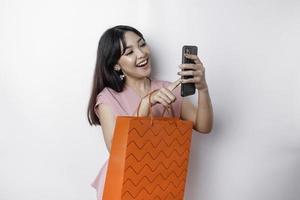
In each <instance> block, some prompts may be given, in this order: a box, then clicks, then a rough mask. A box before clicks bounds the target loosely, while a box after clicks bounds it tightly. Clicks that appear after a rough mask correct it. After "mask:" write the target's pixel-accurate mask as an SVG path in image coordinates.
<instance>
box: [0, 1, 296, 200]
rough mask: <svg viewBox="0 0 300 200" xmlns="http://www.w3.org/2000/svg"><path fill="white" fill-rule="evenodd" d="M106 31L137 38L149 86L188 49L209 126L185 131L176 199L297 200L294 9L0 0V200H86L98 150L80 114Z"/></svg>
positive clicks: (252, 4)
mask: <svg viewBox="0 0 300 200" xmlns="http://www.w3.org/2000/svg"><path fill="white" fill-rule="evenodd" d="M118 24H127V25H131V26H134V27H136V28H137V29H139V30H140V31H141V32H142V33H143V34H144V35H145V38H146V40H147V41H148V43H149V44H150V46H151V50H152V58H153V61H152V62H153V64H154V65H153V67H154V70H153V73H152V76H153V77H155V78H158V79H164V80H169V81H173V80H176V79H177V75H176V73H177V71H178V67H177V66H178V65H179V64H180V62H181V55H180V54H181V47H182V45H183V44H195V45H197V46H198V54H199V57H200V59H201V60H202V62H203V63H204V67H205V68H206V77H207V82H208V85H209V90H210V96H211V99H212V103H213V106H214V115H215V124H214V129H213V131H212V132H211V134H208V135H201V134H198V133H196V132H194V133H193V141H192V151H191V160H190V165H189V176H188V179H187V185H186V200H220V199H222V200H232V199H234V200H237V199H238V200H253V199H255V200H283V199H284V200H298V199H299V196H300V173H299V169H300V125H299V121H300V105H299V102H300V94H299V91H300V79H299V78H300V69H299V67H300V61H299V60H298V57H297V56H299V46H300V39H299V34H300V27H299V25H300V3H299V1H297V0H286V1H283V0H282V1H279V0H275V1H268V0H256V1H255V0H254V1H251V0H245V1H238V0H236V1H234V0H228V1H211V0H199V1H196V0H194V1H193V0H185V1H179V0H176V1H175V0H172V1H171V0H170V1H162V0H151V1H150V0H145V1H141V0H126V1H125V0H123V1H112V0H110V1H99V0H98V1H96V0H95V1H83V0H82V1H76V0H51V1H41V0H27V1H22V0H0V70H1V71H0V95H1V96H0V120H1V122H0V123H1V126H0V127H1V129H0V199H1V200H14V199H23V200H40V199H43V200H54V199H57V200H82V199H85V200H93V199H95V191H94V189H93V188H92V187H90V183H91V181H92V180H93V179H94V177H95V176H96V174H97V173H98V170H99V169H100V167H101V165H102V164H103V162H104V161H105V159H106V158H107V157H108V152H107V151H106V147H105V144H104V139H103V137H102V134H101V128H100V127H99V126H98V127H90V126H89V124H88V121H87V119H86V109H87V103H88V98H89V94H90V89H91V81H92V73H93V70H94V65H95V60H96V49H97V44H98V41H99V38H100V36H101V34H102V33H103V32H104V31H105V30H106V29H107V28H109V27H111V26H115V25H118ZM189 98H190V99H191V100H192V101H193V102H194V103H196V100H197V99H196V96H193V97H189Z"/></svg>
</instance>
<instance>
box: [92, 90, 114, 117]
mask: <svg viewBox="0 0 300 200" xmlns="http://www.w3.org/2000/svg"><path fill="white" fill-rule="evenodd" d="M113 102H114V101H113V99H112V97H111V96H110V93H109V92H107V91H106V89H105V88H104V89H103V90H102V91H101V92H100V93H99V94H98V95H97V99H96V104H95V106H94V111H95V113H96V115H97V116H98V118H99V113H98V112H97V107H98V106H99V105H101V104H105V105H108V106H109V107H110V109H111V111H112V113H113V114H114V115H116V112H115V109H114V104H113ZM99 119H100V118H99Z"/></svg>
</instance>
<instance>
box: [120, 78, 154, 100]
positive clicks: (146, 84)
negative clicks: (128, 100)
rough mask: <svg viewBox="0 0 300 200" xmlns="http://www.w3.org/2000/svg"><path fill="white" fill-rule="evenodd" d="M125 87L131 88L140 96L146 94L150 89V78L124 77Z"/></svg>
mask: <svg viewBox="0 0 300 200" xmlns="http://www.w3.org/2000/svg"><path fill="white" fill-rule="evenodd" d="M125 85H126V87H130V88H132V89H133V90H134V91H136V93H138V94H139V95H140V96H144V95H146V94H148V93H149V92H150V90H151V79H150V78H148V77H145V78H143V79H130V78H128V77H126V82H125Z"/></svg>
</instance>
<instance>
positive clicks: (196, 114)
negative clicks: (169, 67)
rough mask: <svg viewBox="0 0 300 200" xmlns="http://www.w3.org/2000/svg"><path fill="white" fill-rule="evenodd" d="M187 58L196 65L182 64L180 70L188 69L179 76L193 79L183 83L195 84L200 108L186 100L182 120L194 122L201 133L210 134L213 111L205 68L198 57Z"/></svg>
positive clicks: (195, 127)
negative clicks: (187, 76)
mask: <svg viewBox="0 0 300 200" xmlns="http://www.w3.org/2000/svg"><path fill="white" fill-rule="evenodd" d="M185 56H186V57H187V58H189V59H192V60H194V63H195V64H181V65H180V66H179V68H181V69H187V70H185V71H180V72H178V75H181V76H183V75H184V76H185V75H190V76H193V78H189V79H183V80H182V83H194V84H195V87H196V89H197V91H198V107H197V108H196V107H195V106H194V105H193V104H192V103H191V102H190V101H188V100H187V99H185V98H184V100H183V103H182V107H181V108H182V109H181V115H182V119H185V120H191V121H193V122H194V129H195V130H196V131H198V132H201V133H209V132H210V131H211V130H212V127H213V109H212V104H211V101H210V97H209V93H208V86H207V83H206V79H205V68H204V67H203V64H202V62H201V61H200V59H199V58H198V56H197V55H192V54H187V55H185Z"/></svg>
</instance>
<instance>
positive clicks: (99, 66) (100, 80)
mask: <svg viewBox="0 0 300 200" xmlns="http://www.w3.org/2000/svg"><path fill="white" fill-rule="evenodd" d="M128 31H131V32H134V33H136V34H137V35H138V36H140V37H141V38H143V39H144V37H143V35H142V33H140V32H139V31H138V30H136V29H135V28H133V27H130V26H125V25H118V26H115V27H112V28H109V29H108V30H106V31H105V32H104V33H103V34H102V36H101V38H100V40H99V43H98V50H97V60H96V66H95V70H94V75H93V82H92V91H91V96H90V100H89V104H88V109H87V117H88V121H89V123H90V125H95V126H96V125H100V122H99V119H98V117H97V115H96V113H95V111H94V106H95V104H96V100H97V99H96V98H97V95H98V94H99V93H100V92H101V91H102V90H103V89H104V88H105V87H109V88H111V89H113V90H115V91H116V92H122V91H123V87H124V83H125V77H124V79H123V80H122V79H121V78H120V75H122V74H123V73H122V70H120V71H115V70H114V66H115V65H116V64H117V63H118V60H119V58H120V57H121V55H123V54H124V52H121V51H122V49H121V45H120V43H121V42H122V45H123V49H124V48H125V47H126V46H127V45H126V41H125V37H124V35H125V32H128ZM144 40H145V39H144Z"/></svg>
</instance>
